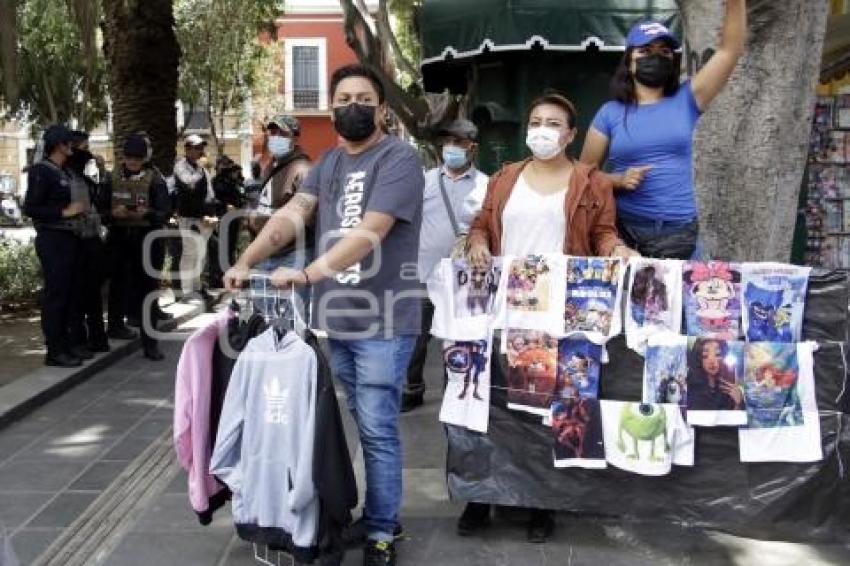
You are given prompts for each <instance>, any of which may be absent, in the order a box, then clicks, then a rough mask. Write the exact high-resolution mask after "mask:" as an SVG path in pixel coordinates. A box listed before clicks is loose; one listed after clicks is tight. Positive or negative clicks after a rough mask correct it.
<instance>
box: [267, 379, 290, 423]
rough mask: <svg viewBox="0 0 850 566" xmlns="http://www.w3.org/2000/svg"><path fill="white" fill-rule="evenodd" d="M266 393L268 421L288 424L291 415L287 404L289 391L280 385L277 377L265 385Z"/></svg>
mask: <svg viewBox="0 0 850 566" xmlns="http://www.w3.org/2000/svg"><path fill="white" fill-rule="evenodd" d="M263 391H264V392H265V394H266V422H267V423H270V424H287V422H288V421H289V415H288V414H287V410H286V409H287V405H288V402H289V391H288V390H284V389H282V388H281V386H280V382H279V381H278V379H277V378H276V377H273V378H271V380H270V381H269V382H268V383H266V384H265V385H264V386H263Z"/></svg>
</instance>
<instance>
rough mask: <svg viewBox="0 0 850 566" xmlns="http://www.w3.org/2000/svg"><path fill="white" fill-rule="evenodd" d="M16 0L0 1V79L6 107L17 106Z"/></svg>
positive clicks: (18, 92)
mask: <svg viewBox="0 0 850 566" xmlns="http://www.w3.org/2000/svg"><path fill="white" fill-rule="evenodd" d="M17 25H18V0H0V71H2V73H0V78H2V82H3V85H2V89H3V91H2V94H3V95H4V96H5V97H6V103H7V105H8V106H10V107H11V106H16V105H17V104H18V95H19V94H20V91H19V88H18V86H19V85H18V55H17V50H18V28H17Z"/></svg>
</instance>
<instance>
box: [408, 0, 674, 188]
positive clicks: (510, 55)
mask: <svg viewBox="0 0 850 566" xmlns="http://www.w3.org/2000/svg"><path fill="white" fill-rule="evenodd" d="M640 19H653V20H657V21H660V22H662V23H664V24H666V25H667V26H668V27H671V28H672V29H674V30H676V32H677V33H680V29H681V25H680V17H679V13H678V10H677V8H676V3H675V0H424V2H423V4H422V7H421V9H420V12H419V18H418V25H419V31H420V35H421V41H422V72H423V76H424V82H425V89H426V90H427V91H429V92H443V91H445V90H446V89H448V90H449V91H450V92H452V93H455V94H467V95H469V99H470V106H469V108H470V109H471V113H470V116H469V117H470V118H471V119H472V120H473V121H474V122H475V123H476V124H477V125H478V126H479V129H480V132H481V140H480V141H481V144H480V145H481V150H480V157H479V166H480V168H481V169H482V170H483V171H485V172H487V173H492V172H493V171H495V170H496V169H498V168H499V166H500V165H501V164H502V163H504V162H506V161H516V160H518V159H521V158H523V157H524V156H525V155H526V154H527V151H526V148H525V122H526V116H525V110H526V108H527V106H528V104H529V103H530V102H531V101H532V100H533V99H534V98H536V97H537V96H538V95H539V94H541V93H543V92H544V91H545V90H547V89H555V90H558V91H560V92H562V93H564V94H566V96H567V97H568V98H570V99H571V100H572V101H573V102H574V103H575V104H576V107H577V108H578V111H579V120H578V126H579V137H578V138H577V139H576V141H575V142H574V143H573V146H572V150H573V152H574V153H578V152H579V151H581V144H582V143H583V141H584V133H585V132H586V131H587V127H588V125H589V124H590V122H591V120H592V119H593V116H594V114H595V113H596V111H597V110H598V109H599V107H600V106H601V105H602V104H603V103H604V102H605V101H606V100H608V98H609V96H608V92H609V83H610V80H611V77H612V76H613V74H614V70H615V69H616V67H617V64H618V62H619V60H620V58H621V57H622V54H623V51H624V45H625V38H626V34H627V33H628V30H629V28H630V27H631V25H632V24H633V23H634V22H635V21H637V20H640Z"/></svg>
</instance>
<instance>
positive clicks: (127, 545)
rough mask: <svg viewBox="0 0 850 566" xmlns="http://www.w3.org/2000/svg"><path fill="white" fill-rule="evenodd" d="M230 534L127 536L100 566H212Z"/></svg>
mask: <svg viewBox="0 0 850 566" xmlns="http://www.w3.org/2000/svg"><path fill="white" fill-rule="evenodd" d="M231 536H232V532H228V533H223V532H222V531H220V530H216V531H202V532H192V533H137V532H133V533H130V534H128V535H127V536H126V537H125V538H124V540H122V541H121V543H120V544H119V545H118V547H117V548H116V549H115V550H114V551H113V552H112V554H111V555H110V556H109V557H108V558H107V559H106V561H105V562H104V564H108V565H109V566H151V565H152V564H155V565H158V566H212V565H214V564H216V563H217V562H218V560H219V558H220V557H221V556H222V555H223V554H224V551H225V548H226V546H227V544H228V542H229V541H230V538H231Z"/></svg>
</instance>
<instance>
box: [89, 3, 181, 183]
mask: <svg viewBox="0 0 850 566" xmlns="http://www.w3.org/2000/svg"><path fill="white" fill-rule="evenodd" d="M102 2H103V17H104V23H103V36H104V45H103V51H104V54H105V56H106V61H107V68H108V74H109V92H110V96H111V97H112V116H113V126H114V132H115V135H114V141H115V158H116V162H117V160H118V159H119V158H120V157H121V148H122V146H123V143H124V138H125V137H126V136H127V135H128V134H131V133H133V132H136V131H145V132H147V133H148V135H150V138H151V142H152V143H153V163H154V165H156V166H157V167H158V168H159V169H160V170H161V171H162V172H163V173H165V174H170V173H171V171H172V169H173V167H174V158H175V153H176V152H175V146H176V143H177V122H176V109H175V102H176V100H177V67H178V64H179V62H180V46H179V44H178V43H177V38H176V37H175V35H174V13H173V9H172V2H171V0H144V1H143V0H102Z"/></svg>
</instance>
